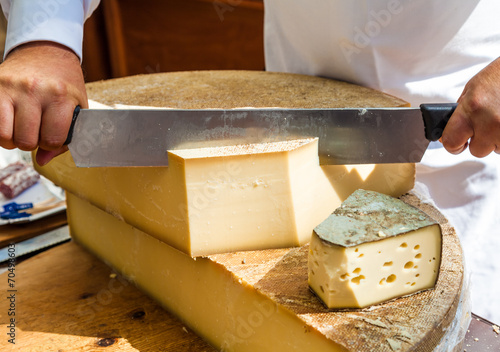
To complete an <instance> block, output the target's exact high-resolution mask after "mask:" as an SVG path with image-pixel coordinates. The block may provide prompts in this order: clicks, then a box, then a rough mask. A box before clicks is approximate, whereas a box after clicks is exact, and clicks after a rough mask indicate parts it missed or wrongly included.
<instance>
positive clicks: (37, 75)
mask: <svg viewBox="0 0 500 352" xmlns="http://www.w3.org/2000/svg"><path fill="white" fill-rule="evenodd" d="M77 105H80V106H81V107H82V108H86V107H88V102H87V94H86V92H85V82H84V78H83V73H82V69H81V67H80V60H79V58H78V56H77V55H76V54H75V53H74V52H73V51H71V50H70V49H68V48H66V47H64V46H62V45H60V44H56V43H52V42H32V43H28V44H24V45H22V46H20V47H18V48H16V49H15V50H13V51H12V52H11V53H9V55H8V56H7V58H6V59H5V61H4V62H3V63H2V64H1V65H0V146H1V147H4V148H6V149H13V148H19V149H21V150H25V151H31V150H35V149H36V148H38V151H37V156H36V160H37V163H38V164H40V165H44V164H46V163H48V162H49V161H50V160H51V159H52V158H53V157H55V156H57V155H59V154H61V153H63V152H65V151H66V150H67V147H66V146H64V145H63V144H64V141H65V140H66V137H67V135H68V131H69V128H70V125H71V119H72V116H73V111H74V109H75V107H76V106H77Z"/></svg>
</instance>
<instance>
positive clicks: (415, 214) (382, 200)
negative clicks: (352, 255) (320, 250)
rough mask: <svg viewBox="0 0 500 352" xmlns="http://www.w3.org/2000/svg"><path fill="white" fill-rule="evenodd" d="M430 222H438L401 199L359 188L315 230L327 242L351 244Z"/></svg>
mask: <svg viewBox="0 0 500 352" xmlns="http://www.w3.org/2000/svg"><path fill="white" fill-rule="evenodd" d="M401 219H405V221H404V223H402V222H401ZM432 225H437V222H436V221H434V220H433V219H432V218H430V217H429V216H428V215H427V214H425V213H424V212H422V211H421V210H419V209H417V208H415V207H413V206H411V205H409V204H407V203H405V202H403V201H402V200H400V199H397V198H394V197H391V196H388V195H385V194H382V193H378V192H373V191H366V190H362V189H358V190H357V191H355V192H354V193H353V194H351V195H350V196H349V197H348V198H347V199H346V200H345V201H344V202H343V203H342V205H341V206H340V207H339V208H337V209H336V210H335V211H334V212H333V214H331V215H330V216H329V217H328V218H327V219H326V220H325V221H323V222H322V223H321V224H319V225H318V226H317V227H316V228H315V229H314V233H315V234H316V235H318V237H319V238H320V239H321V240H323V241H325V242H328V243H330V244H333V245H338V246H341V247H353V246H357V245H359V244H362V243H366V242H374V241H380V240H383V239H385V238H388V237H393V236H398V235H403V234H405V233H408V232H410V231H414V230H418V229H421V228H424V227H428V226H432Z"/></svg>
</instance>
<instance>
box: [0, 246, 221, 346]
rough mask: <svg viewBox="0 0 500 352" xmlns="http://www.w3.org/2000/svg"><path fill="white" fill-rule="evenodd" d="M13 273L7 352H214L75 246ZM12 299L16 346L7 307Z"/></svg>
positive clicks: (4, 282)
mask: <svg viewBox="0 0 500 352" xmlns="http://www.w3.org/2000/svg"><path fill="white" fill-rule="evenodd" d="M14 273H15V277H13V280H14V282H13V283H14V288H9V287H8V285H9V283H8V278H9V277H8V275H9V272H6V273H4V274H2V275H0V292H2V299H1V300H0V336H1V337H0V351H30V352H34V351H43V352H46V351H101V350H103V351H109V352H111V351H123V352H128V351H172V352H173V351H176V352H188V351H200V352H209V351H215V349H213V348H212V347H211V346H209V345H208V344H207V343H206V342H204V341H203V340H202V339H200V338H199V337H198V336H197V335H195V334H194V333H193V332H191V331H190V330H188V329H187V328H186V327H185V325H184V324H182V322H180V321H179V320H178V319H176V318H175V317H173V316H172V315H171V314H169V313H167V312H166V311H165V310H164V309H162V308H161V307H160V306H159V305H158V304H157V303H155V302H154V301H153V300H152V299H150V298H149V297H147V296H146V295H145V294H143V293H142V292H140V291H139V290H138V289H137V288H135V287H134V286H133V285H132V284H130V283H129V282H128V281H126V280H125V279H124V278H123V277H121V276H119V275H117V276H116V277H114V275H111V274H112V273H113V272H112V270H111V269H110V268H109V267H108V266H106V265H105V264H104V263H103V262H101V261H100V260H98V259H97V258H96V257H94V256H93V255H91V254H90V253H88V252H87V251H85V250H84V249H83V248H81V247H80V246H78V245H77V244H75V243H74V242H69V243H66V244H63V245H60V246H58V247H56V248H53V249H50V250H48V251H46V252H44V253H42V254H39V255H37V256H35V257H33V258H30V259H28V260H26V261H24V262H22V263H19V264H18V265H16V266H15V271H14ZM110 275H111V276H110ZM10 283H12V282H10ZM12 289H13V290H15V292H9V291H8V290H12ZM11 294H14V295H15V303H14V304H13V305H12V308H14V312H15V319H16V328H15V342H16V344H15V345H13V344H11V343H9V342H8V339H9V338H10V337H9V336H8V335H7V333H8V331H9V328H8V325H9V320H10V318H11V317H12V316H8V312H9V308H11V302H10V300H8V299H4V298H5V297H7V296H9V295H11ZM4 296H5V297H4Z"/></svg>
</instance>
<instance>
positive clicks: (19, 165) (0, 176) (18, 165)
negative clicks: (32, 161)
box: [0, 161, 26, 181]
mask: <svg viewBox="0 0 500 352" xmlns="http://www.w3.org/2000/svg"><path fill="white" fill-rule="evenodd" d="M24 167H26V164H25V163H23V162H22V161H16V162H15V163H12V164H9V165H7V166H6V167H4V168H3V169H0V181H3V180H4V179H5V178H7V177H9V176H10V175H12V174H14V173H15V172H17V171H19V170H21V169H23V168H24Z"/></svg>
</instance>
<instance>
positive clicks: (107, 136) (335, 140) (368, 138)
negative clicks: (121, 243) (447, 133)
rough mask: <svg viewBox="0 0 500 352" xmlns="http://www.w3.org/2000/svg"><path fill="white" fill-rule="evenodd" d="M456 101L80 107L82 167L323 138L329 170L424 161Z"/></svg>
mask: <svg viewBox="0 0 500 352" xmlns="http://www.w3.org/2000/svg"><path fill="white" fill-rule="evenodd" d="M455 108H456V104H422V105H421V106H420V108H348V109H281V108H269V109H260V108H244V109H228V110H223V109H200V110H195V109H186V110H178V109H136V110H133V109H132V110H129V109H123V110H120V109H95V110H94V109H79V108H78V107H77V109H75V113H74V116H73V121H72V124H71V129H70V133H69V134H68V139H67V141H66V144H68V147H69V150H70V152H71V155H72V157H73V159H74V161H75V164H76V165H77V166H78V167H131V166H168V155H167V151H168V150H176V149H192V148H206V147H219V146H228V145H238V144H251V143H265V142H278V141H287V140H294V139H301V138H310V137H315V138H318V139H319V160H320V164H322V165H344V164H378V163H408V162H411V163H414V162H419V161H420V160H421V158H422V156H423V154H424V152H425V150H426V149H427V147H428V145H429V143H430V141H435V140H438V139H439V138H440V136H441V133H442V131H443V129H444V127H445V126H446V123H447V121H448V119H449V118H450V116H451V114H452V113H453V111H454V110H455Z"/></svg>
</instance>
